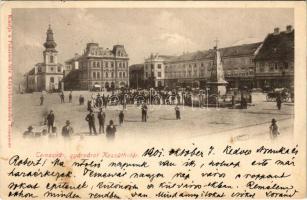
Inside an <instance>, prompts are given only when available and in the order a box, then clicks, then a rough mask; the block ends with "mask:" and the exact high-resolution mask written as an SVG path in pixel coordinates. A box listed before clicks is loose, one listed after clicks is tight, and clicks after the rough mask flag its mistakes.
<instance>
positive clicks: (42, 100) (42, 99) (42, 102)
mask: <svg viewBox="0 0 307 200" xmlns="http://www.w3.org/2000/svg"><path fill="white" fill-rule="evenodd" d="M40 100H41V103H40V105H41V106H42V105H43V104H44V95H43V94H42V95H41V97H40Z"/></svg>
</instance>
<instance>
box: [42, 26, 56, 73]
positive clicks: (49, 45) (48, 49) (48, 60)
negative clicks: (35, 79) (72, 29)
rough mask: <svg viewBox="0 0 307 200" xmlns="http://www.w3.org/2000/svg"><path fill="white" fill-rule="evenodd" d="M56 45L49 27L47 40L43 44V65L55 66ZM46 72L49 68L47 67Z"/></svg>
mask: <svg viewBox="0 0 307 200" xmlns="http://www.w3.org/2000/svg"><path fill="white" fill-rule="evenodd" d="M56 45H57V44H56V43H55V41H54V38H53V31H52V29H51V26H50V25H49V28H48V30H47V38H46V42H45V43H44V47H45V51H44V52H43V55H44V63H45V65H46V66H49V65H51V66H52V65H57V54H58V52H57V50H56V49H55V47H56ZM46 71H47V72H48V71H50V68H48V67H47V69H46Z"/></svg>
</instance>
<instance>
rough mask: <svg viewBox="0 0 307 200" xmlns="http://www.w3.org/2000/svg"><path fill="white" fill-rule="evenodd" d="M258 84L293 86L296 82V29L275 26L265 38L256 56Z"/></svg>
mask: <svg viewBox="0 0 307 200" xmlns="http://www.w3.org/2000/svg"><path fill="white" fill-rule="evenodd" d="M255 63H256V74H255V75H256V85H257V87H259V88H263V87H272V88H278V87H287V88H291V87H293V84H294V83H293V82H294V30H293V29H292V26H290V25H288V26H287V27H286V30H285V31H281V32H280V31H279V28H275V29H274V32H273V33H270V34H268V35H267V37H266V38H265V40H264V42H263V45H262V47H261V48H260V50H259V52H258V53H257V55H256V57H255Z"/></svg>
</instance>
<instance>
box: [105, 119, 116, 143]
mask: <svg viewBox="0 0 307 200" xmlns="http://www.w3.org/2000/svg"><path fill="white" fill-rule="evenodd" d="M106 132H107V134H106V136H107V139H108V140H113V139H114V138H115V133H116V127H115V125H114V124H113V120H110V124H109V125H108V126H107V128H106Z"/></svg>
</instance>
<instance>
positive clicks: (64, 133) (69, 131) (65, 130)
mask: <svg viewBox="0 0 307 200" xmlns="http://www.w3.org/2000/svg"><path fill="white" fill-rule="evenodd" d="M73 133H74V129H73V128H72V126H70V121H69V120H66V125H65V126H63V128H62V136H63V137H70V136H71V135H72V134H73Z"/></svg>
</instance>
